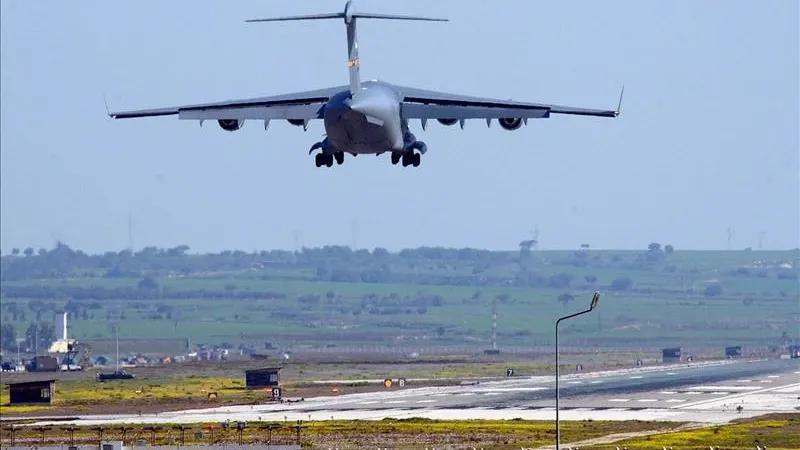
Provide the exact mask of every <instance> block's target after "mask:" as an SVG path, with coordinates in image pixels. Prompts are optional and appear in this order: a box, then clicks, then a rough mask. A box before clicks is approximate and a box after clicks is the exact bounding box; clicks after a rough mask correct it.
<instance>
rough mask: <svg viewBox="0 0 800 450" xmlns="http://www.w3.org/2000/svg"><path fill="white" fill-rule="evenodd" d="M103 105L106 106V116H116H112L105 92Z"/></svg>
mask: <svg viewBox="0 0 800 450" xmlns="http://www.w3.org/2000/svg"><path fill="white" fill-rule="evenodd" d="M103 103H105V104H106V114H108V117H114V115H113V114H111V111H110V110H109V109H108V99H107V98H106V93H105V92H103Z"/></svg>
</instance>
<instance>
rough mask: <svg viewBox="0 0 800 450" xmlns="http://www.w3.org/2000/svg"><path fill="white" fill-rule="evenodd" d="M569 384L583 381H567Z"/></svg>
mask: <svg viewBox="0 0 800 450" xmlns="http://www.w3.org/2000/svg"><path fill="white" fill-rule="evenodd" d="M567 384H583V381H567Z"/></svg>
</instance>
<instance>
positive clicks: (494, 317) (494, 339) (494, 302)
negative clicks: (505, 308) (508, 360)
mask: <svg viewBox="0 0 800 450" xmlns="http://www.w3.org/2000/svg"><path fill="white" fill-rule="evenodd" d="M492 350H497V298H493V299H492Z"/></svg>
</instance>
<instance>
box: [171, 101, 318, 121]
mask: <svg viewBox="0 0 800 450" xmlns="http://www.w3.org/2000/svg"><path fill="white" fill-rule="evenodd" d="M324 109H325V103H324V102H316V103H308V104H304V105H268V106H244V107H215V108H206V109H199V108H197V109H184V110H181V111H180V112H179V113H178V118H179V119H181V120H221V119H240V120H271V119H297V120H300V119H303V120H310V119H321V118H322V117H323V116H322V115H323V112H324Z"/></svg>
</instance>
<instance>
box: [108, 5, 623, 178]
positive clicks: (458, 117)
mask: <svg viewBox="0 0 800 450" xmlns="http://www.w3.org/2000/svg"><path fill="white" fill-rule="evenodd" d="M334 18H342V19H344V22H345V25H346V28H347V41H348V56H349V59H348V67H349V71H350V84H349V85H343V86H336V87H331V88H325V89H317V90H312V91H304V92H294V93H289V94H282V95H275V96H270V97H258V98H250V99H241V100H229V101H224V102H215V103H205V104H196V105H185V106H177V107H171V108H158V109H144V110H136V111H125V112H113V113H109V115H110V116H111V117H113V118H115V119H124V118H135V117H152V116H167V115H177V116H178V118H179V119H182V120H198V121H200V123H201V124H202V123H203V122H204V121H206V120H215V121H217V123H218V124H219V126H220V127H221V128H222V129H224V130H227V131H235V130H239V129H240V128H242V126H243V125H244V123H245V121H248V120H257V121H263V124H264V129H266V128H267V127H268V125H269V123H270V121H271V120H286V121H288V122H289V123H291V124H292V125H296V126H302V127H303V129H307V127H308V123H309V121H311V120H317V119H321V120H322V121H323V123H324V126H325V132H326V137H325V138H324V139H323V140H322V141H320V142H317V143H315V144H314V145H312V147H311V149H310V150H309V154H311V153H313V152H314V151H315V150H320V152H319V153H317V155H316V166H317V167H320V166H327V167H330V166H332V165H333V162H334V160H335V161H336V163H337V164H342V163H343V162H344V154H345V153H349V154H351V155H353V156H355V155H358V154H377V155H380V154H383V153H386V152H389V153H391V155H392V158H391V160H392V164H397V163H398V162H400V160H401V159H402V163H403V166H409V165H413V166H415V167H416V166H418V165H419V164H420V154H424V153H425V152H426V151H427V146H426V145H425V143H424V142H422V141H419V140H417V139H416V136H414V134H413V133H411V132H410V131H409V128H408V123H409V120H411V119H419V120H420V121H421V123H422V128H423V130H424V129H425V128H426V125H427V121H428V120H436V121H438V122H439V123H442V124H444V125H454V124H456V123H459V124H460V126H461V128H463V127H464V122H465V121H466V120H467V119H484V120H486V124H487V126H488V125H491V122H492V120H497V122H498V123H499V124H500V126H501V127H502V128H504V129H506V130H516V129H518V128H520V127H521V126H522V125H523V124H526V123H527V120H528V119H541V118H548V117H550V115H551V114H570V115H579V116H595V117H616V116H618V115H619V106H618V107H617V109H616V110H600V109H586V108H575V107H569V106H558V105H547V104H539V103H525V102H515V101H511V100H497V99H490V98H479V97H470V96H465V95H458V94H449V93H443V92H435V91H429V90H423V89H417V88H412V87H405V86H398V85H394V84H390V83H386V82H382V81H376V80H373V81H364V82H361V81H360V77H359V66H360V61H359V58H358V44H357V39H356V19H358V18H365V19H399V20H428V21H444V19H428V18H422V17H409V16H395V15H386V14H364V13H357V12H355V10H354V8H353V3H352V0H351V1H348V2H347V4H346V5H345V10H344V12H342V13H333V14H320V15H312V16H295V17H283V18H274V19H255V20H249V21H248V22H266V21H285V20H317V19H334ZM621 101H622V94H620V104H621Z"/></svg>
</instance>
